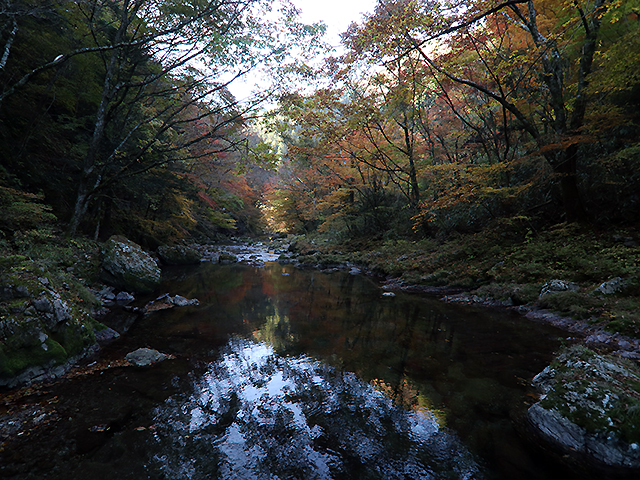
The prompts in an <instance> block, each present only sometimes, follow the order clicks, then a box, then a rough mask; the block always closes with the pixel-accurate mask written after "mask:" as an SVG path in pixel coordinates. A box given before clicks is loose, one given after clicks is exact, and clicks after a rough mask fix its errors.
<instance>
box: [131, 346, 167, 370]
mask: <svg viewBox="0 0 640 480" xmlns="http://www.w3.org/2000/svg"><path fill="white" fill-rule="evenodd" d="M125 358H126V360H127V362H129V363H131V364H132V365H135V366H136V367H147V366H149V365H153V364H154V363H158V362H161V361H163V360H166V359H167V358H169V355H166V354H164V353H160V352H158V351H157V350H152V349H150V348H139V349H137V350H134V351H133V352H130V353H127V355H126V357H125Z"/></svg>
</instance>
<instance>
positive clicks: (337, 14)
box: [229, 0, 377, 99]
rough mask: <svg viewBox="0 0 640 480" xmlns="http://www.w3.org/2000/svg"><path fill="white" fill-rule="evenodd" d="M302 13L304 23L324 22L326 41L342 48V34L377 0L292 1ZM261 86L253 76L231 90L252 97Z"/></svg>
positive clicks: (245, 96)
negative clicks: (256, 86) (251, 93)
mask: <svg viewBox="0 0 640 480" xmlns="http://www.w3.org/2000/svg"><path fill="white" fill-rule="evenodd" d="M291 1H292V3H293V4H294V5H295V6H296V7H297V8H298V10H300V11H301V14H300V17H299V20H300V21H301V22H302V23H307V24H311V23H316V22H320V21H322V22H324V23H325V24H326V26H327V31H326V34H325V41H326V42H327V43H329V44H330V45H331V46H333V47H336V48H338V47H340V34H341V33H343V32H345V31H346V30H347V28H348V27H349V25H350V24H351V22H354V21H355V22H360V21H361V20H362V14H364V13H371V12H373V10H374V8H375V5H376V3H377V0H291ZM256 83H258V84H260V81H259V80H257V79H256V78H255V77H254V76H252V75H251V74H250V75H248V76H247V77H245V78H244V79H242V80H238V81H235V82H233V83H232V84H231V85H230V87H229V89H230V90H231V92H232V93H233V94H234V95H235V96H236V97H237V98H238V99H244V98H247V97H248V96H249V95H250V92H251V90H252V88H253V86H254V84H256Z"/></svg>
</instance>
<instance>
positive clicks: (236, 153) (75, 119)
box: [0, 0, 640, 334]
mask: <svg viewBox="0 0 640 480" xmlns="http://www.w3.org/2000/svg"><path fill="white" fill-rule="evenodd" d="M0 5H1V6H0V40H1V43H0V49H1V52H2V53H1V56H0V79H1V80H0V81H1V85H2V90H1V92H0V143H1V144H2V147H1V148H0V157H1V163H0V233H1V237H0V242H1V246H2V248H3V249H7V250H12V249H13V250H15V249H17V250H18V251H21V250H22V251H23V253H24V251H26V250H27V249H28V246H29V245H32V244H34V243H38V242H44V241H46V238H48V236H54V235H55V236H57V237H58V238H60V235H64V236H66V238H69V237H71V238H76V239H79V238H83V239H94V240H105V239H106V238H108V237H109V236H111V235H113V234H123V235H125V236H127V237H128V238H130V239H132V240H133V241H135V242H138V243H139V244H141V245H142V246H144V247H145V248H148V249H155V248H157V247H158V246H160V245H163V244H172V243H179V242H191V241H195V242H207V241H210V240H215V239H218V238H220V237H221V236H225V235H226V236H229V235H236V236H238V235H249V236H251V235H254V236H255V235H259V234H262V233H265V232H270V233H283V234H284V233H286V234H302V235H306V236H307V239H306V242H307V245H306V247H305V246H304V245H305V244H304V241H301V242H300V243H299V245H298V248H299V250H300V251H301V252H302V253H305V252H307V253H308V251H310V250H316V251H317V250H318V249H319V248H318V246H319V245H323V246H327V248H325V250H326V252H324V253H327V254H332V252H334V253H336V255H337V254H342V253H344V252H345V251H347V250H349V251H351V252H355V253H354V255H355V256H352V257H350V258H349V261H355V262H360V263H364V264H368V265H369V266H372V265H373V268H374V270H375V269H376V268H377V269H378V271H379V272H380V273H382V274H385V275H393V276H401V275H403V276H404V277H405V279H407V280H408V281H411V282H418V283H427V284H432V285H451V284H455V285H458V286H461V287H464V288H478V287H484V288H486V289H489V290H491V289H492V288H493V287H492V285H494V284H500V285H505V284H509V285H511V287H509V289H507V290H509V291H511V293H508V292H507V293H504V292H503V293H504V295H506V296H507V297H508V298H511V299H513V298H516V297H517V296H518V295H515V294H513V291H514V289H515V290H517V289H519V288H520V286H521V285H525V284H529V285H534V287H532V290H531V291H532V292H533V291H534V290H535V295H534V294H533V293H531V295H524V297H523V299H521V300H518V302H520V301H521V302H523V303H529V302H530V301H532V300H534V299H535V298H537V294H538V293H539V291H540V287H541V286H542V284H543V283H544V282H545V281H548V280H550V279H552V278H566V279H568V280H573V281H577V282H582V283H584V289H585V291H586V289H593V288H594V287H595V286H597V285H599V284H600V283H601V282H603V281H606V280H608V279H611V278H613V277H622V278H623V279H624V280H625V282H626V283H625V284H626V285H627V286H630V287H632V288H631V289H630V290H628V293H629V294H631V295H634V293H633V292H635V291H636V290H638V288H640V279H639V278H638V265H637V241H636V238H635V235H636V233H637V221H638V218H640V196H639V195H638V192H639V191H640V168H639V167H640V135H639V133H640V122H639V119H640V117H639V116H638V112H640V68H638V67H639V66H640V16H639V15H640V2H639V1H638V0H624V1H623V0H588V1H586V0H585V1H575V0H571V1H568V0H540V1H532V0H507V1H497V0H474V1H464V2H456V1H453V2H439V1H409V0H384V1H379V2H377V4H376V7H375V9H374V11H372V12H370V13H368V14H365V15H364V16H363V17H362V19H361V20H360V21H359V22H353V23H352V24H351V26H350V27H349V29H348V30H347V31H346V32H344V33H343V34H342V45H343V47H342V49H341V50H340V51H339V52H332V51H330V50H329V49H328V48H327V47H326V45H325V44H324V43H323V40H322V38H323V37H322V35H323V33H324V30H325V27H324V25H323V24H314V25H305V24H303V23H301V22H300V21H299V13H300V12H299V11H298V10H297V9H296V8H295V6H294V5H292V4H291V3H289V2H287V1H274V0H245V1H235V0H234V1H229V0H216V1H211V0H190V1H184V0H162V1H159V2H149V1H145V0H117V1H116V0H46V1H45V0H2V2H1V3H0ZM244 79H259V81H258V83H257V85H258V86H257V87H256V88H255V89H254V91H253V93H252V94H247V96H246V97H244V98H237V97H236V96H234V94H233V93H232V90H233V86H234V85H235V84H237V83H238V82H239V81H243V80H244ZM251 81H253V80H251ZM316 240H318V241H316ZM403 242H404V243H403ZM447 242H448V243H447ZM373 243H375V245H377V247H372V244H373ZM314 245H315V246H314ZM378 247H379V248H381V249H382V250H380V251H378V252H377V253H376V254H367V249H371V248H378ZM332 249H333V250H332ZM339 260H342V261H344V258H340V259H339ZM328 261H329V260H327V262H328ZM514 285H515V286H514ZM492 292H493V293H492V294H493V295H494V296H496V295H497V296H500V291H499V292H497V293H496V292H495V291H493V290H492ZM521 296H522V295H521ZM585 301H586V305H581V306H579V307H576V308H577V309H578V310H579V311H578V314H579V315H581V316H584V317H589V316H590V315H593V314H594V312H595V313H597V314H598V315H600V316H601V317H602V316H603V315H604V316H605V317H606V318H608V319H609V320H615V319H616V318H618V319H620V318H622V317H621V316H620V315H619V314H618V313H616V311H614V310H615V309H613V310H607V308H609V307H606V306H605V307H603V306H602V304H601V303H598V302H596V304H593V301H592V300H591V299H590V298H589V299H588V301H587V300H585ZM569 303H570V304H571V305H572V307H571V308H574V307H575V305H574V304H575V303H576V301H575V299H572V300H570V301H569ZM578 303H580V302H578ZM582 303H584V302H582ZM556 307H559V306H558V305H556ZM616 308H617V307H616ZM635 309H636V303H633V302H631V303H630V304H629V305H627V306H626V307H624V308H623V311H625V312H627V316H626V317H624V318H625V320H624V321H623V322H622V323H623V325H622V327H623V328H622V330H625V331H627V332H628V333H632V334H638V333H640V318H639V317H638V315H637V314H633V311H634V310H635ZM574 310H575V309H574ZM572 312H573V310H572ZM607 312H608V313H607ZM570 313H571V312H570ZM573 313H575V312H573Z"/></svg>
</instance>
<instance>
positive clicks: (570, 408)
mask: <svg viewBox="0 0 640 480" xmlns="http://www.w3.org/2000/svg"><path fill="white" fill-rule="evenodd" d="M551 368H552V369H553V384H552V385H551V387H550V389H549V391H548V392H547V395H546V396H545V397H544V398H543V399H542V400H541V401H540V405H541V406H542V407H543V408H546V409H548V410H556V411H558V412H559V413H560V414H561V415H563V416H564V417H566V418H567V419H569V420H570V421H571V422H573V423H575V424H576V425H579V426H580V427H582V428H584V429H585V430H587V431H588V432H589V433H592V434H593V433H601V434H604V435H606V436H609V435H614V436H617V437H618V438H620V439H622V440H624V441H626V442H628V443H633V442H640V394H638V391H637V389H635V388H630V386H635V387H636V388H637V387H640V369H639V368H638V366H636V365H634V364H632V363H630V362H627V361H625V360H624V359H620V358H617V357H614V356H609V355H598V354H597V353H595V352H593V351H592V350H589V349H587V348H585V347H579V346H574V347H570V348H568V349H566V350H565V351H564V352H563V353H562V354H561V355H559V356H558V357H557V359H556V360H555V361H554V362H553V363H552V364H551Z"/></svg>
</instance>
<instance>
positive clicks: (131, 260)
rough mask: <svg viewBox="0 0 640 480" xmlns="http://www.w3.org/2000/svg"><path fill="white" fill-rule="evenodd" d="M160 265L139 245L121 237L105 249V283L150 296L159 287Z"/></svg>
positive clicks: (103, 276)
mask: <svg viewBox="0 0 640 480" xmlns="http://www.w3.org/2000/svg"><path fill="white" fill-rule="evenodd" d="M160 273H161V272H160V268H159V267H158V264H157V262H156V261H155V260H154V259H153V257H151V255H149V254H148V253H147V252H145V251H144V250H143V249H142V248H141V247H140V246H139V245H137V244H136V243H134V242H132V241H131V240H128V239H126V238H125V237H122V236H117V235H116V236H113V237H111V238H109V240H107V242H106V243H105V245H104V249H103V260H102V274H101V276H102V280H103V281H104V282H105V283H108V284H110V285H113V286H114V287H117V288H121V289H123V290H127V291H133V292H138V293H150V292H153V290H155V288H156V287H157V286H158V284H159V283H160Z"/></svg>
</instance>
